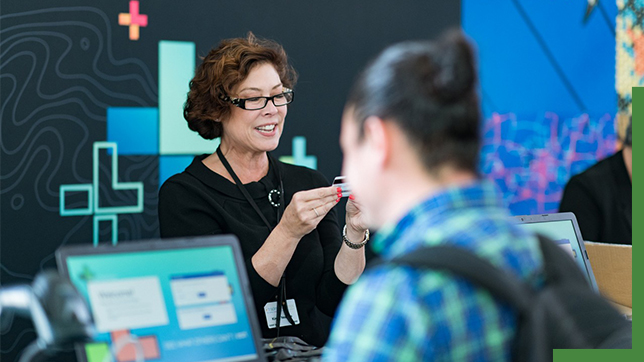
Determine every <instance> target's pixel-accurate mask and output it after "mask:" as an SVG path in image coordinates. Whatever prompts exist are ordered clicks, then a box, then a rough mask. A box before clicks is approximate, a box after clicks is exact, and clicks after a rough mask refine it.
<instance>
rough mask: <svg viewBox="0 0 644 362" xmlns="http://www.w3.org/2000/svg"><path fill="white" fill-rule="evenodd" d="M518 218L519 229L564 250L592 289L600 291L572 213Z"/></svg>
mask: <svg viewBox="0 0 644 362" xmlns="http://www.w3.org/2000/svg"><path fill="white" fill-rule="evenodd" d="M516 218H517V220H519V221H520V224H519V227H521V228H523V229H525V230H527V231H529V232H532V233H539V234H541V235H543V236H546V237H548V238H550V239H552V240H553V241H554V242H555V243H557V244H558V245H559V246H560V247H561V248H562V249H564V250H565V251H566V252H567V253H568V254H569V255H570V256H571V257H572V258H573V259H574V260H575V263H576V264H577V265H578V266H579V269H581V271H582V272H583V273H584V275H585V276H586V279H587V280H588V283H589V284H590V285H591V287H592V288H593V289H594V290H595V291H597V290H598V289H597V283H596V282H595V276H594V274H593V271H592V268H591V267H590V261H589V260H588V254H587V253H586V248H585V246H584V241H583V240H582V239H581V233H580V232H579V227H578V226H577V219H576V218H575V216H574V215H573V214H572V213H556V214H542V215H525V216H517V217H516Z"/></svg>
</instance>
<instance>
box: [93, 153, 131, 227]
mask: <svg viewBox="0 0 644 362" xmlns="http://www.w3.org/2000/svg"><path fill="white" fill-rule="evenodd" d="M102 149H106V150H108V151H109V150H111V151H112V189H113V190H115V191H125V190H136V191H137V203H136V205H132V206H104V207H101V206H100V205H101V204H100V202H99V199H98V198H99V192H98V190H99V188H98V187H99V185H98V179H99V177H98V169H99V160H98V156H99V151H100V150H102ZM93 156H94V160H93V180H92V181H93V185H94V190H95V192H94V212H95V213H96V214H136V213H140V212H143V183H142V182H118V151H117V147H116V143H114V142H94V154H93ZM95 232H96V231H95Z"/></svg>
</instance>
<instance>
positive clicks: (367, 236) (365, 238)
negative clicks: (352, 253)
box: [342, 224, 369, 249]
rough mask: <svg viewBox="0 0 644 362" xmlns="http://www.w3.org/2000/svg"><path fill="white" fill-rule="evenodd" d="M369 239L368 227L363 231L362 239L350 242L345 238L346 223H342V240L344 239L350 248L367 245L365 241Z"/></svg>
mask: <svg viewBox="0 0 644 362" xmlns="http://www.w3.org/2000/svg"><path fill="white" fill-rule="evenodd" d="M368 240H369V229H367V230H366V231H365V234H364V240H362V241H361V242H359V243H357V244H356V243H352V242H350V241H349V239H347V225H346V224H345V225H344V228H343V229H342V241H344V243H345V244H347V246H348V247H350V248H351V249H360V248H362V247H363V246H365V245H367V241H368Z"/></svg>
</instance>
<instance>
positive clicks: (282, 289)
mask: <svg viewBox="0 0 644 362" xmlns="http://www.w3.org/2000/svg"><path fill="white" fill-rule="evenodd" d="M217 156H219V160H220V161H221V163H222V164H223V165H224V167H225V168H226V171H228V173H229V174H230V176H231V177H232V178H233V180H234V181H235V185H237V188H238V189H239V191H241V193H242V194H243V195H244V197H245V198H246V201H248V203H249V204H250V205H251V206H252V207H253V209H255V212H256V213H257V215H259V217H260V218H261V219H262V221H263V222H264V224H266V227H267V228H268V230H269V233H270V232H272V231H273V228H274V227H273V226H272V225H271V224H270V223H269V222H268V220H267V219H266V216H264V214H263V213H262V211H261V210H260V209H259V206H257V203H256V202H255V200H253V198H252V197H251V196H250V194H249V193H248V190H246V187H245V186H244V184H243V183H242V182H241V180H239V177H237V174H236V173H235V171H233V168H232V167H231V166H230V163H228V160H226V157H225V156H224V154H223V153H222V152H221V148H220V147H217ZM267 156H268V160H269V162H270V163H271V165H272V166H273V168H274V169H275V171H276V172H277V178H278V179H279V184H280V190H279V191H280V193H279V195H280V196H279V197H280V200H279V203H280V206H279V207H278V208H277V222H278V223H279V222H280V219H281V215H282V214H283V213H284V207H285V206H284V184H283V182H282V172H281V171H280V169H279V167H278V166H277V164H275V161H274V160H273V158H272V157H271V156H270V155H268V154H267ZM277 289H278V291H279V294H278V297H277V311H276V317H275V323H277V336H278V337H279V335H280V325H281V315H282V305H284V303H285V301H286V299H287V298H286V271H284V273H282V277H281V278H280V283H279V285H278V286H277ZM284 315H285V317H286V320H288V322H289V323H291V325H292V326H294V325H295V322H294V321H293V317H292V316H291V313H290V312H289V310H288V306H287V305H284Z"/></svg>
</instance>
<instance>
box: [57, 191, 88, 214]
mask: <svg viewBox="0 0 644 362" xmlns="http://www.w3.org/2000/svg"><path fill="white" fill-rule="evenodd" d="M59 190H60V192H59V200H60V216H77V215H91V214H93V213H94V203H93V202H94V196H93V190H94V188H93V187H92V184H77V185H60V188H59ZM82 191H85V192H87V207H86V208H82V209H71V210H68V209H66V208H65V193H67V192H82Z"/></svg>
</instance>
